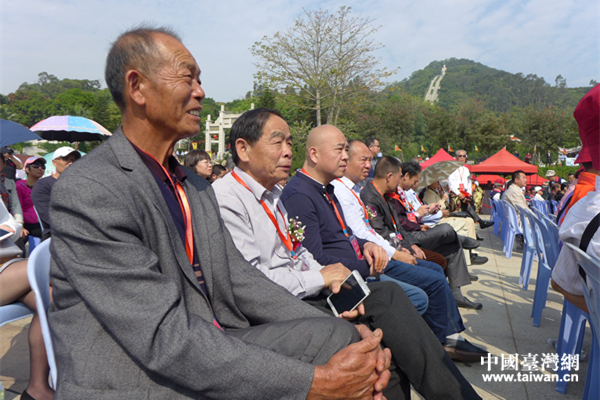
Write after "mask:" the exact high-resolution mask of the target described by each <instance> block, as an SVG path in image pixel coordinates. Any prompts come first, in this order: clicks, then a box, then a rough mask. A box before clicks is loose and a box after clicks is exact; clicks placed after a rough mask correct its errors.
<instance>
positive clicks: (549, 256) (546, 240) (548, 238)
mask: <svg viewBox="0 0 600 400" xmlns="http://www.w3.org/2000/svg"><path fill="white" fill-rule="evenodd" d="M532 217H533V219H534V221H535V224H536V226H537V228H538V231H537V232H538V234H539V235H541V239H542V240H541V243H540V240H539V239H540V237H539V236H538V245H541V246H542V250H543V252H544V258H545V259H546V262H547V264H548V266H549V267H550V268H554V264H555V263H556V260H557V259H558V254H559V252H560V247H559V243H558V242H557V241H556V240H555V238H554V237H553V236H552V234H551V233H550V231H549V229H548V225H547V221H546V220H545V218H540V217H539V216H537V215H532Z"/></svg>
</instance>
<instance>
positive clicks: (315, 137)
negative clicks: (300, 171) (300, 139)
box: [306, 125, 346, 159]
mask: <svg viewBox="0 0 600 400" xmlns="http://www.w3.org/2000/svg"><path fill="white" fill-rule="evenodd" d="M336 141H337V142H344V143H346V138H345V137H344V134H343V133H342V131H340V130H339V129H338V128H336V127H335V126H333V125H321V126H317V127H316V128H313V129H312V130H311V131H310V132H309V133H308V137H307V138H306V158H307V159H308V158H309V154H310V149H311V148H313V147H314V148H317V149H320V148H322V147H323V145H324V144H327V143H332V142H336Z"/></svg>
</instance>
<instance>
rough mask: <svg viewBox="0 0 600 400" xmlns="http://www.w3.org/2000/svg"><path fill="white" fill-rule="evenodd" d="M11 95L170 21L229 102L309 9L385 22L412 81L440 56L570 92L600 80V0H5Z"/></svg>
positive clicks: (100, 65) (393, 59) (396, 63)
mask: <svg viewBox="0 0 600 400" xmlns="http://www.w3.org/2000/svg"><path fill="white" fill-rule="evenodd" d="M0 4H1V7H2V9H1V26H0V33H1V44H0V45H1V47H0V93H2V94H8V93H10V92H13V91H15V90H16V89H17V88H18V86H19V85H20V84H21V83H23V82H29V83H32V82H35V81H36V80H37V74H38V73H40V72H42V71H45V72H48V73H50V74H53V75H56V76H57V77H58V78H60V79H63V78H73V79H99V80H100V81H101V82H102V84H103V86H104V79H103V76H104V61H105V57H106V53H107V50H108V48H109V45H110V42H111V41H112V40H114V39H115V38H116V36H117V35H118V34H119V33H120V32H122V31H123V30H125V29H127V28H130V27H132V26H133V25H135V24H137V23H140V22H154V23H156V24H159V25H170V26H172V27H173V28H174V29H175V30H176V31H177V32H179V33H180V34H181V35H182V36H183V41H184V44H185V45H186V46H187V47H188V48H189V49H190V51H191V52H192V54H193V55H194V56H195V57H196V60H197V61H198V64H199V65H200V68H201V69H202V81H203V87H204V89H205V91H206V95H207V96H208V97H212V98H214V99H215V100H217V101H230V100H234V99H236V98H241V97H243V96H244V95H245V94H246V92H248V91H249V90H252V83H253V74H254V72H255V67H254V65H253V59H252V56H251V54H250V51H249V48H250V47H251V46H252V44H253V43H254V42H256V41H258V40H260V39H261V38H262V37H263V36H265V35H268V36H272V35H273V34H274V33H275V32H277V31H280V30H284V29H285V28H286V27H288V26H290V25H291V24H292V22H293V20H294V18H295V17H297V16H299V15H300V14H301V13H302V12H303V8H305V9H307V10H312V9H318V8H322V9H328V10H330V11H332V12H333V11H335V10H337V9H338V8H339V7H340V6H342V5H347V6H351V7H352V9H353V14H355V15H358V14H360V15H362V16H363V17H369V18H372V19H375V24H376V25H381V26H382V27H381V28H380V29H379V31H378V32H377V33H376V34H375V36H374V38H375V40H377V41H379V42H381V43H382V44H384V46H385V47H384V48H382V49H380V50H378V51H377V53H376V54H377V56H378V57H380V58H381V65H382V66H384V67H388V68H391V69H393V68H396V67H400V70H399V72H398V74H396V75H395V76H393V77H392V78H391V79H390V81H395V80H401V79H403V78H405V77H407V76H409V75H410V74H411V73H412V72H413V71H415V70H418V69H421V68H424V67H425V66H426V65H427V64H429V63H430V62H431V61H433V60H442V59H446V58H450V57H457V58H468V59H472V60H475V61H478V62H481V63H483V64H485V65H488V66H490V67H493V68H497V69H502V70H506V71H509V72H513V73H517V72H522V73H524V74H529V73H534V74H537V75H538V76H543V77H544V78H545V79H546V81H548V82H550V83H551V84H554V80H555V78H556V76H557V75H558V74H562V76H563V77H564V78H566V79H567V85H568V86H569V87H574V86H587V84H588V83H589V81H590V79H595V80H596V81H600V61H599V54H600V48H599V22H600V19H599V15H600V14H599V2H598V0H577V1H574V0H530V1H525V0H522V1H515V0H503V1H483V0H452V1H450V0H448V1H439V0H438V1H428V0H421V1H406V0H389V1H388V0H377V1H374V0H362V1H356V0H347V1H344V2H341V1H303V2H297V1H285V0H280V1H269V0H266V1H265V0H263V1H261V2H255V1H251V0H224V1H214V0H212V1H205V0H200V1H196V2H183V1H179V0H171V1H140V0H103V1H102V0H0Z"/></svg>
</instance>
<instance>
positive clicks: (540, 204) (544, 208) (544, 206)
mask: <svg viewBox="0 0 600 400" xmlns="http://www.w3.org/2000/svg"><path fill="white" fill-rule="evenodd" d="M532 204H533V206H534V207H535V208H536V209H538V210H540V211H541V212H542V213H543V214H544V215H548V203H546V201H545V200H533V201H532Z"/></svg>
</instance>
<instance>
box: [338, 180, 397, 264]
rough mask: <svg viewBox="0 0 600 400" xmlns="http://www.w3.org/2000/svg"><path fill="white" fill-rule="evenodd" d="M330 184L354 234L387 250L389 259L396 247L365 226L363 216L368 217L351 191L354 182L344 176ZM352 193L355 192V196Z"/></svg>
mask: <svg viewBox="0 0 600 400" xmlns="http://www.w3.org/2000/svg"><path fill="white" fill-rule="evenodd" d="M340 181H341V182H340ZM331 184H332V185H333V187H334V193H335V197H337V199H338V201H339V202H340V205H341V206H342V210H343V211H344V217H345V219H346V224H347V225H348V226H349V227H350V229H352V233H353V234H354V236H356V237H357V238H359V239H364V240H368V241H369V242H373V243H375V244H376V245H379V246H381V247H383V248H384V249H385V251H386V252H387V254H388V257H389V258H390V259H391V258H392V256H393V255H394V254H395V253H396V249H394V247H392V245H390V244H389V242H388V241H387V240H385V239H384V238H382V237H381V236H380V235H379V234H378V233H377V232H375V231H374V230H373V229H369V228H368V227H367V224H366V223H365V218H368V217H366V216H365V212H364V210H363V204H362V201H361V200H360V197H359V196H358V193H356V192H353V191H352V188H353V187H354V182H352V181H351V180H350V179H348V178H346V177H345V176H344V177H343V178H341V179H340V180H337V179H336V180H334V181H333V182H331ZM352 193H355V194H356V196H354V194H352Z"/></svg>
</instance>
